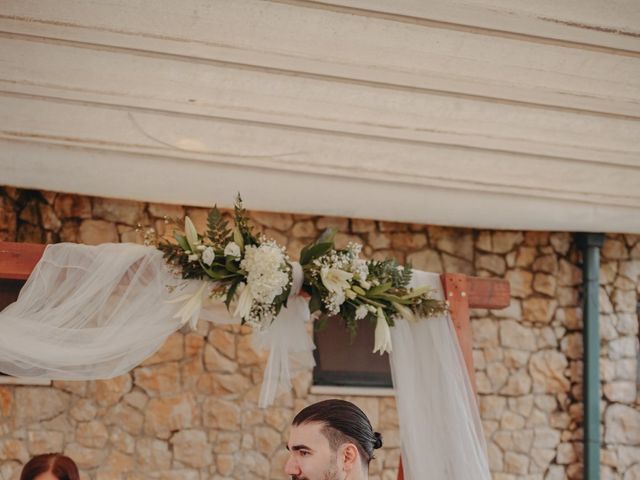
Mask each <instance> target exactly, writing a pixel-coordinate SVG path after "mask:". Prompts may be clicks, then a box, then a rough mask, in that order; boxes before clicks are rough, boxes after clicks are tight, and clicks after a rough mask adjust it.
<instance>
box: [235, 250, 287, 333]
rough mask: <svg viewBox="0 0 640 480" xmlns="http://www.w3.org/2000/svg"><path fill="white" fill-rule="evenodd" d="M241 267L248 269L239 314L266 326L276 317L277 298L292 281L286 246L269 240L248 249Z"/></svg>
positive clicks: (247, 319)
mask: <svg viewBox="0 0 640 480" xmlns="http://www.w3.org/2000/svg"><path fill="white" fill-rule="evenodd" d="M240 268H242V269H243V270H245V271H246V272H247V283H246V285H245V286H244V289H243V292H242V293H241V300H240V302H239V303H241V304H243V305H242V307H241V308H240V312H239V313H240V316H241V317H242V318H244V319H245V321H247V322H248V323H250V324H253V325H254V326H266V325H268V324H269V323H270V322H271V320H272V319H273V315H274V314H275V307H274V306H273V301H274V299H275V298H276V297H277V296H278V295H281V294H282V292H284V291H285V289H286V288H287V287H288V286H289V285H290V284H291V279H290V267H289V264H288V263H287V256H286V254H285V252H284V249H282V248H280V247H279V246H278V245H277V244H276V243H275V242H273V241H268V242H265V243H262V244H261V245H260V246H258V247H256V246H253V245H249V246H247V247H246V248H245V252H244V258H243V259H242V262H240Z"/></svg>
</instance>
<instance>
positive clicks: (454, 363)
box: [390, 270, 491, 480]
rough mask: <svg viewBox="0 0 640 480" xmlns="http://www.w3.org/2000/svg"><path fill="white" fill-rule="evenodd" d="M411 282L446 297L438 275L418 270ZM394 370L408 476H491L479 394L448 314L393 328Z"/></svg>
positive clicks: (453, 479) (416, 479)
mask: <svg viewBox="0 0 640 480" xmlns="http://www.w3.org/2000/svg"><path fill="white" fill-rule="evenodd" d="M412 284H413V286H418V285H429V286H430V287H432V289H433V290H434V291H435V292H437V293H438V295H439V297H440V298H441V299H442V298H443V289H442V285H441V283H440V277H439V275H437V274H434V273H427V272H420V271H415V270H414V275H413V278H412ZM391 338H392V341H393V352H392V354H391V356H390V358H391V372H392V375H393V385H394V388H395V391H396V405H397V409H398V417H399V420H400V439H401V443H402V459H403V467H404V471H405V478H407V479H411V480H421V479H434V480H436V479H437V480H471V479H473V480H490V479H491V475H490V473H489V465H488V462H487V455H486V447H485V441H484V436H483V433H482V425H481V423H480V415H479V412H478V408H477V404H476V400H475V396H474V393H473V390H472V388H471V384H470V381H469V377H468V374H467V370H466V367H465V363H464V359H463V357H462V352H461V350H460V347H459V344H458V340H457V337H456V333H455V329H454V327H453V324H452V322H451V318H450V317H449V315H448V314H446V315H443V316H441V317H439V318H430V319H427V320H420V321H417V322H408V321H406V320H399V321H397V322H396V326H395V327H394V328H392V329H391Z"/></svg>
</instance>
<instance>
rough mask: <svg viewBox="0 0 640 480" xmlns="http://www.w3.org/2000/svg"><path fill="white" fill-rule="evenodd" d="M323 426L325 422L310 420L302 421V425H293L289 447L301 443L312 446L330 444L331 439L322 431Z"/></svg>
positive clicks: (290, 431)
mask: <svg viewBox="0 0 640 480" xmlns="http://www.w3.org/2000/svg"><path fill="white" fill-rule="evenodd" d="M323 428H324V423H322V422H309V423H302V424H300V425H292V426H291V429H290V430H289V442H288V447H289V448H290V449H291V448H294V447H296V446H299V445H306V446H308V447H311V448H318V447H320V446H328V445H329V441H328V440H327V437H325V436H324V434H323V433H322V429H323Z"/></svg>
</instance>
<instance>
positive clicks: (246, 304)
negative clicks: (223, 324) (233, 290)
mask: <svg viewBox="0 0 640 480" xmlns="http://www.w3.org/2000/svg"><path fill="white" fill-rule="evenodd" d="M240 289H241V290H242V291H241V292H240V298H238V304H237V305H236V310H235V311H234V312H233V316H234V317H240V318H246V317H248V316H249V314H250V313H251V307H252V306H253V298H251V290H250V289H249V288H248V287H247V286H246V285H245V284H244V283H241V284H240V286H239V287H238V290H240Z"/></svg>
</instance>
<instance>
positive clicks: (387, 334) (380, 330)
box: [373, 307, 391, 355]
mask: <svg viewBox="0 0 640 480" xmlns="http://www.w3.org/2000/svg"><path fill="white" fill-rule="evenodd" d="M376 352H380V355H384V354H385V353H391V330H390V329H389V324H388V323H387V319H386V318H385V316H384V312H383V311H382V308H380V307H378V321H377V322H376V334H375V343H374V347H373V353H376Z"/></svg>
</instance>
